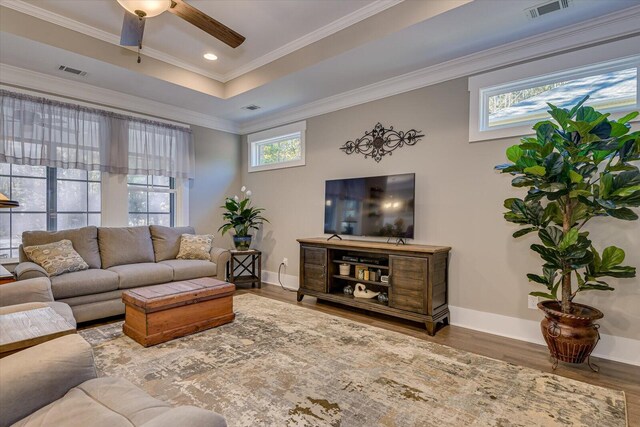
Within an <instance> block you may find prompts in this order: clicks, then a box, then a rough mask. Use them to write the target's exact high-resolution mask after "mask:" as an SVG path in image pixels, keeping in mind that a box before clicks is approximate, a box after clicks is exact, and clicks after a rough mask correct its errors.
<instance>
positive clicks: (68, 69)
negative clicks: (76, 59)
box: [58, 65, 87, 76]
mask: <svg viewBox="0 0 640 427" xmlns="http://www.w3.org/2000/svg"><path fill="white" fill-rule="evenodd" d="M58 70H60V71H66V72H67V73H71V74H75V75H76V76H86V75H87V72H86V71H82V70H76V69H75V68H71V67H67V66H66V65H61V66H59V67H58Z"/></svg>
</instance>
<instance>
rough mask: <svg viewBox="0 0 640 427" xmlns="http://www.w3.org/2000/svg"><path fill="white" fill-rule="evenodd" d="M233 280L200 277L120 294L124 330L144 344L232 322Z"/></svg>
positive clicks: (154, 343) (155, 342)
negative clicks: (224, 280) (123, 314)
mask: <svg viewBox="0 0 640 427" xmlns="http://www.w3.org/2000/svg"><path fill="white" fill-rule="evenodd" d="M235 289H236V287H235V285H234V284H232V283H227V282H223V281H220V280H216V279H212V278H210V277H203V278H200V279H192V280H185V281H182V282H171V283H165V284H163V285H156V286H147V287H144V288H137V289H130V290H128V291H125V292H123V293H122V302H124V304H125V320H124V325H123V327H122V330H123V332H124V333H125V334H126V335H127V336H129V337H131V338H132V339H134V340H135V341H137V342H139V343H140V344H142V345H143V346H145V347H148V346H150V345H156V344H160V343H162V342H165V341H169V340H172V339H174V338H178V337H183V336H185V335H189V334H193V333H196V332H200V331H203V330H205V329H209V328H213V327H215V326H220V325H224V324H225V323H229V322H231V321H233V319H234V318H235V316H236V315H235V314H234V313H233V293H234V291H235Z"/></svg>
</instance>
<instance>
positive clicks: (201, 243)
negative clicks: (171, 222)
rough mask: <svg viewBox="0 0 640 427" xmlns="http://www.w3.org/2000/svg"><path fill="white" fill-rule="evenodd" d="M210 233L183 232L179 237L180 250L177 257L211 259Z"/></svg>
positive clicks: (211, 237) (211, 241)
mask: <svg viewBox="0 0 640 427" xmlns="http://www.w3.org/2000/svg"><path fill="white" fill-rule="evenodd" d="M212 243H213V236H212V235H211V234H183V235H182V236H181V237H180V252H178V256H176V258H177V259H204V260H210V259H211V244H212Z"/></svg>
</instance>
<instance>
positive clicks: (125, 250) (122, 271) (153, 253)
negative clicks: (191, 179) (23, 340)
mask: <svg viewBox="0 0 640 427" xmlns="http://www.w3.org/2000/svg"><path fill="white" fill-rule="evenodd" d="M182 234H194V229H193V228H192V227H175V228H173V227H162V226H157V225H151V226H148V227H147V226H143V227H113V228H111V227H84V228H78V229H74V230H63V231H26V232H24V233H23V234H22V244H23V245H24V246H32V245H42V244H47V243H53V242H57V241H60V240H63V239H68V240H71V242H72V243H73V247H74V249H75V250H76V251H77V252H78V253H79V254H80V256H82V258H83V259H84V260H85V262H86V263H87V264H88V265H89V269H88V270H84V271H76V272H73V273H65V274H62V275H59V276H53V277H51V278H50V280H51V290H52V292H53V297H54V299H55V300H56V301H60V302H64V303H67V304H69V306H71V309H72V310H73V315H74V316H75V318H76V320H77V321H78V322H85V321H89V320H94V319H101V318H104V317H109V316H115V315H119V314H123V313H124V304H123V303H122V300H121V294H122V291H123V290H126V289H131V288H138V287H142V286H149V285H157V284H160V283H167V282H172V281H179V280H188V279H193V278H197V277H205V276H208V277H218V278H220V280H224V277H225V271H226V265H227V261H229V258H230V253H229V251H228V250H227V249H222V248H215V247H214V248H212V250H211V259H210V260H183V259H176V256H177V255H178V251H179V250H180V236H181V235H182ZM15 274H16V277H17V279H18V281H20V280H25V279H32V278H36V277H48V275H47V273H46V271H45V270H44V269H43V268H42V267H40V266H39V265H37V264H35V263H33V262H29V261H28V259H27V257H26V255H25V253H24V251H23V250H22V247H20V264H18V265H17V266H16V268H15Z"/></svg>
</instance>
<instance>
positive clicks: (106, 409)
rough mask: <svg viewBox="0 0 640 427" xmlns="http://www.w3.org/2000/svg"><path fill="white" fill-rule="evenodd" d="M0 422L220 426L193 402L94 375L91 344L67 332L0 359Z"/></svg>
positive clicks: (30, 426)
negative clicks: (174, 402) (177, 402)
mask: <svg viewBox="0 0 640 427" xmlns="http://www.w3.org/2000/svg"><path fill="white" fill-rule="evenodd" d="M0 372H2V376H1V377H0V390H2V392H1V393H0V408H2V410H0V427H5V426H6V427H8V426H14V427H17V426H21V427H36V426H37V427H48V426H52V427H61V426H70V427H71V426H74V427H75V426H77V427H86V426H92V427H119V426H122V427H132V426H140V427H174V426H189V427H225V426H226V425H227V423H226V421H225V419H224V418H223V417H222V416H221V415H219V414H216V413H214V412H211V411H207V410H205V409H201V408H196V407H193V406H179V407H175V408H174V407H172V406H171V405H169V404H168V403H166V402H162V401H160V400H158V399H155V398H153V397H151V396H149V395H148V394H147V393H146V392H144V391H143V390H141V389H139V388H138V387H136V386H134V385H133V384H131V383H130V382H129V381H127V380H124V379H121V378H112V377H102V378H98V377H97V372H96V368H95V362H94V358H93V352H92V351H91V346H90V345H89V343H88V342H86V341H85V340H84V339H83V338H82V337H80V335H77V334H71V335H66V336H64V337H61V338H56V339H54V340H52V341H48V342H45V343H43V344H40V345H37V346H35V347H31V348H28V349H26V350H22V351H20V352H19V353H16V354H12V355H9V356H7V357H5V358H3V359H0Z"/></svg>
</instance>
